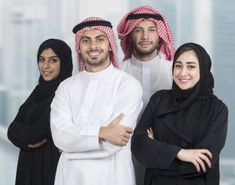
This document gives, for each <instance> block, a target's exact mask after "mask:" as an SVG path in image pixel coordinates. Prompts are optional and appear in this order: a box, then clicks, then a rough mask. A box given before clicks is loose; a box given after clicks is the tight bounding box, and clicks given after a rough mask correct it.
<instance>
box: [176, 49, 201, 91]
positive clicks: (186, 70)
mask: <svg viewBox="0 0 235 185" xmlns="http://www.w3.org/2000/svg"><path fill="white" fill-rule="evenodd" d="M173 67H174V68H173V79H174V81H175V83H176V85H177V86H178V87H179V88H180V89H182V90H186V89H190V88H192V87H194V86H195V85H196V83H197V82H198V81H199V79H200V67H199V61H198V58H197V55H196V53H195V52H194V51H193V50H190V51H186V52H184V53H182V54H181V55H180V56H179V57H178V58H177V59H176V62H175V63H174V66H173Z"/></svg>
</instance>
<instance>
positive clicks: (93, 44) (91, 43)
mask: <svg viewBox="0 0 235 185" xmlns="http://www.w3.org/2000/svg"><path fill="white" fill-rule="evenodd" d="M90 48H91V49H97V42H96V41H95V40H93V41H91V42H90Z"/></svg>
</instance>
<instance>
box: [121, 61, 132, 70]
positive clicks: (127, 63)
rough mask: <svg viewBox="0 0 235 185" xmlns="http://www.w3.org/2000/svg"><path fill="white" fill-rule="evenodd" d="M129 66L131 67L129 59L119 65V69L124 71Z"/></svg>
mask: <svg viewBox="0 0 235 185" xmlns="http://www.w3.org/2000/svg"><path fill="white" fill-rule="evenodd" d="M130 65H131V60H130V58H129V59H126V60H124V61H122V62H121V63H120V69H121V70H124V71H125V69H126V68H128V67H129V66H130Z"/></svg>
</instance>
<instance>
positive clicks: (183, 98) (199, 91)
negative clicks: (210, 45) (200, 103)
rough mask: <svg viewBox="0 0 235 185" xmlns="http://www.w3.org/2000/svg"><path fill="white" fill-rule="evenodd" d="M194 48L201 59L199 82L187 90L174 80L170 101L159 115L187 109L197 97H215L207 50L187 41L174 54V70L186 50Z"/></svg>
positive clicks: (199, 59)
mask: <svg viewBox="0 0 235 185" xmlns="http://www.w3.org/2000/svg"><path fill="white" fill-rule="evenodd" d="M190 50H193V51H194V52H195V53H196V55H197V58H198V61H199V68H200V79H199V81H198V82H197V84H196V85H195V86H194V87H193V88H191V89H187V90H182V89H180V88H179V87H178V86H177V84H176V83H175V82H174V81H173V85H172V91H171V96H170V97H168V100H166V101H167V102H168V103H166V104H162V107H161V108H160V110H161V111H159V112H158V115H163V114H167V113H173V112H178V111H180V110H183V109H186V108H187V107H188V106H189V105H191V104H192V102H193V101H194V100H195V99H207V98H212V97H214V94H213V88H214V79H213V76H212V73H211V71H210V70H211V59H210V56H209V55H208V53H207V52H206V50H205V49H204V48H203V47H202V46H200V45H198V44H195V43H186V44H183V45H182V46H180V47H179V48H178V49H177V50H176V53H175V55H174V61H173V66H172V70H174V64H175V62H176V60H177V59H178V57H179V56H180V55H181V54H183V53H184V52H186V51H190Z"/></svg>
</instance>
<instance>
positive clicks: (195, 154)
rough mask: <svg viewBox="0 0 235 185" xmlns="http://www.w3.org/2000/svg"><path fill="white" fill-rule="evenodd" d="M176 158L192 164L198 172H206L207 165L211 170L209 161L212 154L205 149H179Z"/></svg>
mask: <svg viewBox="0 0 235 185" xmlns="http://www.w3.org/2000/svg"><path fill="white" fill-rule="evenodd" d="M177 158H178V159H179V160H181V161H184V162H190V163H192V164H193V165H194V166H195V167H196V169H197V171H198V172H200V171H201V169H202V171H203V172H206V166H205V164H207V165H208V166H209V167H210V168H211V161H210V160H211V159H212V154H211V152H210V151H209V150H207V149H181V150H180V151H179V152H178V154H177Z"/></svg>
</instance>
